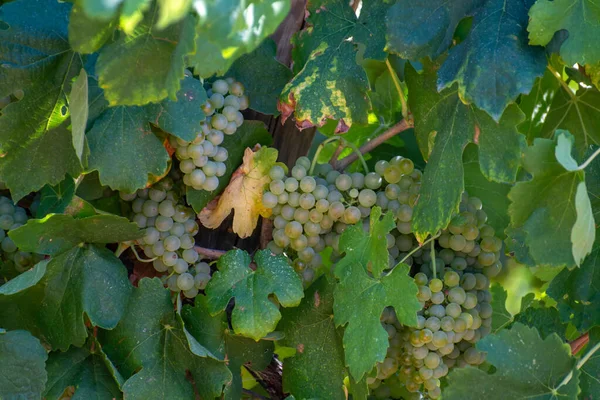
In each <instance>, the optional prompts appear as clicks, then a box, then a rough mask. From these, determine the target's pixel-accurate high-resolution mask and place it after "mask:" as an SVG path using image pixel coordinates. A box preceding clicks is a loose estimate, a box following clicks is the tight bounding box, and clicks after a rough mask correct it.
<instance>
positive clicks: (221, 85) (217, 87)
mask: <svg viewBox="0 0 600 400" xmlns="http://www.w3.org/2000/svg"><path fill="white" fill-rule="evenodd" d="M212 90H213V93H220V94H222V95H226V94H227V92H229V84H228V83H227V81H225V80H223V79H217V80H216V81H214V82H213V84H212Z"/></svg>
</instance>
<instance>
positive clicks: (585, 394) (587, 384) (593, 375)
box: [579, 328, 600, 399]
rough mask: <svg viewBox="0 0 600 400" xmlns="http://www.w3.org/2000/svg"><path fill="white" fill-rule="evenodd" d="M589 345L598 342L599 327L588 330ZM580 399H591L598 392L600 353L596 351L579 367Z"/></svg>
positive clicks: (599, 390) (599, 386) (599, 385)
mask: <svg viewBox="0 0 600 400" xmlns="http://www.w3.org/2000/svg"><path fill="white" fill-rule="evenodd" d="M589 343H590V346H588V348H591V347H592V346H595V345H596V344H598V343H600V328H595V329H593V330H591V331H590V342H589ZM579 381H580V387H581V393H580V398H582V399H593V398H594V396H595V395H596V394H597V393H600V354H598V352H596V353H595V354H594V355H592V357H590V359H589V360H588V361H587V362H586V363H585V364H583V367H581V375H580V377H579Z"/></svg>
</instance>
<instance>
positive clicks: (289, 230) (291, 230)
mask: <svg viewBox="0 0 600 400" xmlns="http://www.w3.org/2000/svg"><path fill="white" fill-rule="evenodd" d="M302 232H303V229H302V224H300V223H299V222H297V221H290V222H288V223H287V224H286V226H285V234H286V235H287V236H288V237H289V238H291V239H296V238H298V237H299V236H300V235H302Z"/></svg>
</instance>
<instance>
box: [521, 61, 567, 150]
mask: <svg viewBox="0 0 600 400" xmlns="http://www.w3.org/2000/svg"><path fill="white" fill-rule="evenodd" d="M559 89H560V83H559V82H558V80H557V79H556V78H555V77H554V75H552V72H550V71H549V70H546V72H545V73H544V75H543V76H542V77H541V78H538V79H537V80H536V81H535V85H533V89H531V92H529V94H527V95H521V97H520V99H519V108H520V109H521V111H523V112H524V113H525V115H526V117H527V119H526V120H525V121H523V122H522V123H520V124H519V126H518V128H519V132H521V133H522V134H524V135H525V136H527V140H528V141H529V142H533V139H535V138H536V137H539V136H540V135H541V132H542V128H543V126H544V121H545V120H546V118H547V113H548V112H549V111H550V109H551V104H552V101H553V100H554V97H555V96H556V94H557V93H558V91H559Z"/></svg>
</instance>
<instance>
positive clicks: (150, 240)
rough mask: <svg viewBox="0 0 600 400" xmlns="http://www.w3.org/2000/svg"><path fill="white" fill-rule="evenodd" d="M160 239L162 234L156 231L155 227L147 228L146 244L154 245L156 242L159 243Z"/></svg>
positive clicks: (145, 233) (145, 234)
mask: <svg viewBox="0 0 600 400" xmlns="http://www.w3.org/2000/svg"><path fill="white" fill-rule="evenodd" d="M159 239H160V232H159V231H158V230H156V229H155V228H154V227H148V228H146V230H145V232H144V237H143V240H144V243H146V244H154V243H156V242H158V240H159Z"/></svg>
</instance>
